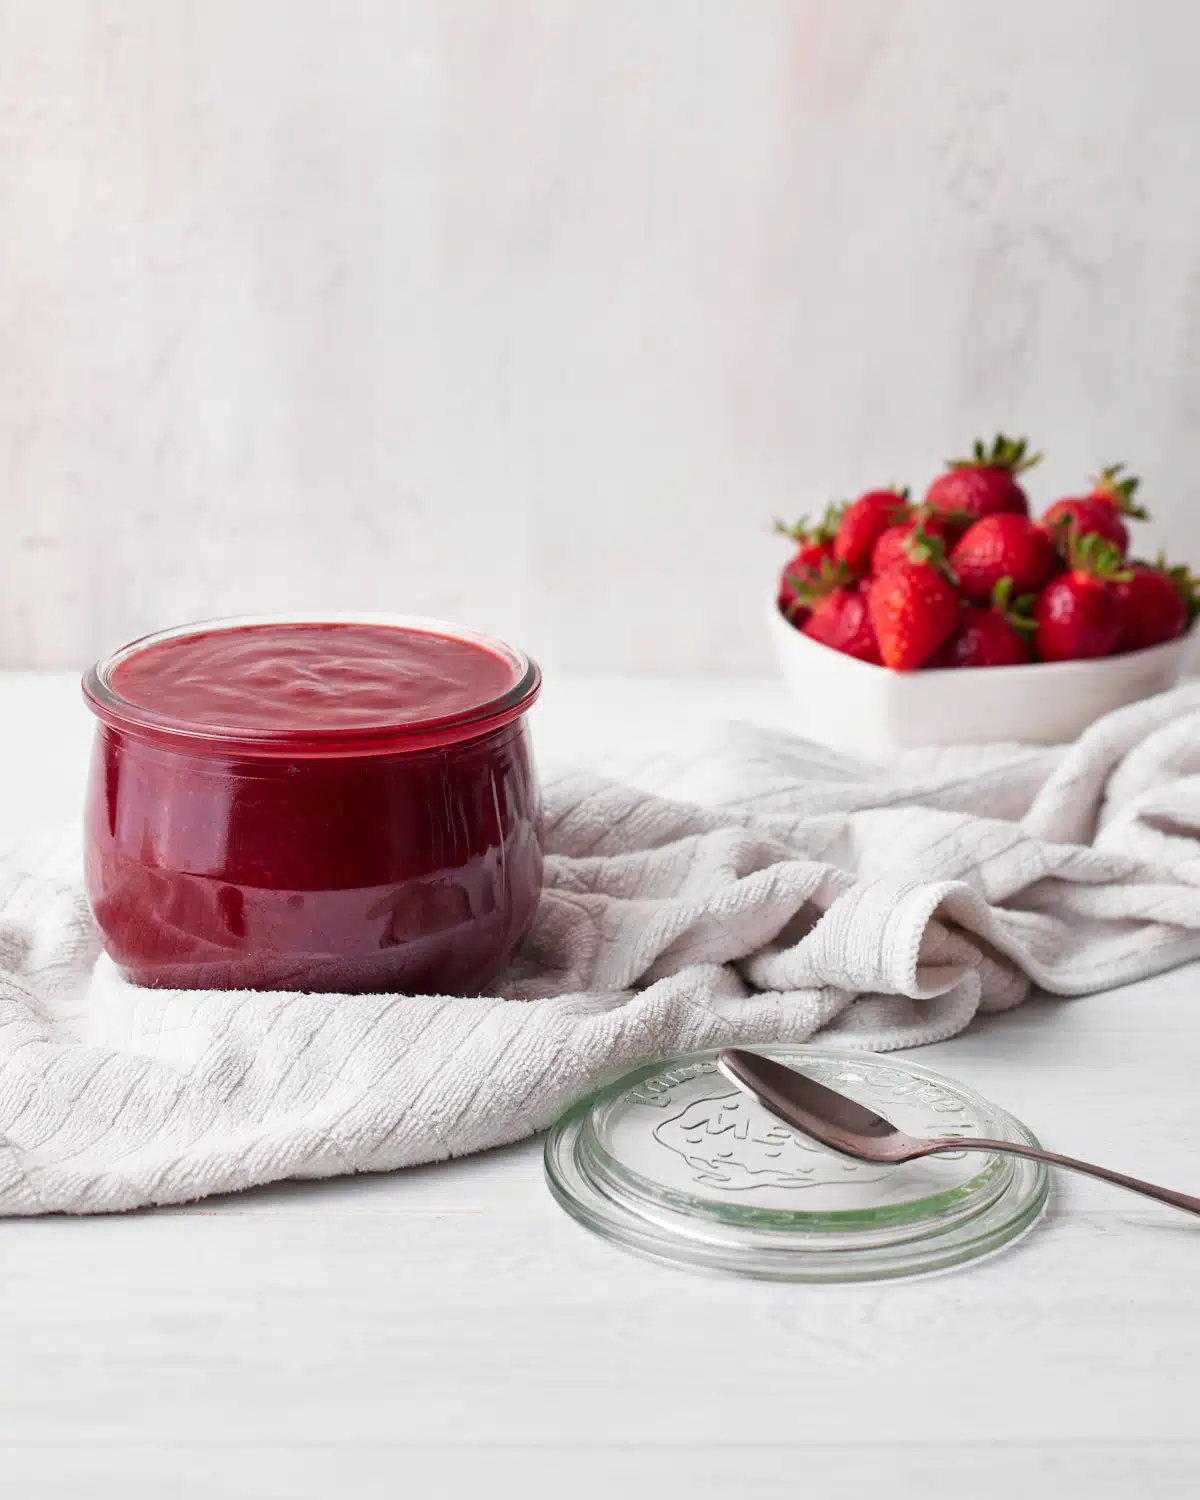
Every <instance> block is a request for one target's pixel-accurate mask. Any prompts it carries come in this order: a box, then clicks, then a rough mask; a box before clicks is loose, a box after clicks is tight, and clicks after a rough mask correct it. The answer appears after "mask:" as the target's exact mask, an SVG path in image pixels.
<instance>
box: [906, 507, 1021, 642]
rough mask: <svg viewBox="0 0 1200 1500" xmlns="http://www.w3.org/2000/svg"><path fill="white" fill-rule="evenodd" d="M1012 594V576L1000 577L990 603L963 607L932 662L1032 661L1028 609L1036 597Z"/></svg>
mask: <svg viewBox="0 0 1200 1500" xmlns="http://www.w3.org/2000/svg"><path fill="white" fill-rule="evenodd" d="M979 524H980V525H982V524H983V522H980V523H979ZM1012 595H1013V582H1012V579H1011V578H1001V579H1000V580H999V581H998V582H997V584H996V586H995V587H994V589H993V590H992V596H991V603H990V607H989V608H986V609H980V608H977V607H972V608H970V609H965V610H963V612H962V615H961V617H960V619H959V623H958V629H957V630H956V631H955V632H954V634H953V635H952V636H951V637H950V639H949V640H948V641H947V642H946V644H945V645H944V646H943V647H942V648H941V650H940V651H939V652H938V653H937V655H936V657H935V658H934V659H933V660H932V661H931V662H930V663H929V665H930V666H937V667H1019V666H1023V665H1024V664H1025V663H1026V662H1028V661H1031V660H1032V659H1033V658H1032V655H1031V653H1030V650H1029V635H1030V633H1031V631H1032V630H1033V628H1034V622H1033V620H1031V619H1030V618H1029V616H1028V615H1027V614H1026V612H1025V611H1026V610H1027V609H1028V608H1029V606H1031V605H1032V604H1033V599H1032V598H1031V597H1029V596H1026V597H1025V598H1021V599H1017V600H1016V601H1015V603H1014V602H1013V598H1012Z"/></svg>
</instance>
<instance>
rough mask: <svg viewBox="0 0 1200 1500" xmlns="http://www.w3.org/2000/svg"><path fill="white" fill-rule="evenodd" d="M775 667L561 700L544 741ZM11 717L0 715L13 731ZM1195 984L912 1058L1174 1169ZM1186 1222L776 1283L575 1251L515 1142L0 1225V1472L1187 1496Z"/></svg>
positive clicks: (51, 1490) (12, 751)
mask: <svg viewBox="0 0 1200 1500" xmlns="http://www.w3.org/2000/svg"><path fill="white" fill-rule="evenodd" d="M76 691H77V690H76V687H75V684H74V681H73V680H71V679H68V678H65V677H61V676H58V677H45V678H36V677H28V678H20V677H17V678H13V677H9V678H0V711H3V712H4V717H5V722H6V724H7V725H8V726H9V730H10V732H9V734H8V735H6V736H5V737H4V743H3V749H2V751H0V830H2V831H3V833H4V835H5V836H9V837H12V836H16V835H18V834H19V833H21V832H23V831H26V830H30V829H33V828H36V827H38V826H40V825H41V824H44V823H45V822H46V820H48V819H58V820H60V821H61V820H64V819H68V818H73V817H74V816H76V813H77V808H78V802H79V789H80V785H81V779H82V775H83V769H84V766H85V764H86V755H87V741H88V727H89V726H88V722H87V718H86V715H85V714H84V713H83V710H82V709H81V708H80V707H78V706H77V700H76ZM727 713H731V714H733V715H734V716H741V717H747V718H755V719H760V720H762V721H764V722H772V723H786V701H785V700H783V699H782V697H781V695H780V694H779V692H778V690H777V689H776V688H775V687H774V685H773V684H757V683H744V682H743V683H704V682H687V681H686V680H680V681H676V682H668V683H657V684H647V683H633V684H623V683H621V682H620V681H617V680H613V679H608V680H601V681H593V682H571V683H566V684H563V685H562V686H561V687H559V688H558V689H557V690H556V692H555V694H554V696H553V698H549V697H548V699H547V701H546V703H545V704H544V705H543V706H542V708H541V709H540V710H539V722H538V734H539V741H540V744H541V746H542V749H543V751H545V752H547V753H549V754H553V755H568V756H569V755H570V754H571V753H580V752H581V751H582V750H583V749H585V748H592V747H594V745H595V744H596V743H597V741H598V739H599V737H601V736H603V735H605V734H611V735H613V737H614V739H613V742H614V743H616V742H618V739H617V737H618V736H619V735H621V734H626V735H627V734H628V725H629V724H630V723H631V722H633V723H636V724H637V725H638V726H639V731H640V732H648V731H649V730H651V729H653V728H654V727H656V726H658V725H661V726H662V727H669V726H675V727H678V726H679V725H680V724H681V723H686V724H693V725H695V726H696V727H697V729H699V728H702V727H703V726H704V725H705V724H706V723H708V722H711V721H712V720H713V719H714V718H716V717H720V716H721V715H722V714H727ZM13 726H19V732H17V733H14V732H13ZM1198 989H1200V969H1197V968H1192V969H1189V970H1183V971H1179V972H1177V973H1175V974H1173V975H1169V976H1166V977H1164V978H1162V979H1158V980H1153V981H1147V982H1145V983H1143V984H1140V985H1135V986H1130V987H1128V988H1126V989H1123V990H1114V991H1111V992H1109V993H1107V994H1103V995H1095V996H1090V997H1086V998H1083V999H1079V1000H1072V1001H1067V1002H1064V1001H1052V1000H1039V1001H1034V1002H1031V1003H1030V1004H1028V1005H1027V1006H1025V1007H1023V1008H1022V1009H1021V1010H1019V1011H1017V1012H1015V1013H1012V1014H1010V1015H1006V1016H1001V1017H996V1018H993V1019H991V1020H989V1021H987V1022H985V1023H983V1024H982V1025H980V1026H979V1027H977V1028H975V1029H973V1030H972V1031H971V1032H969V1033H968V1034H967V1035H965V1036H962V1037H957V1038H955V1039H953V1040H952V1041H949V1042H945V1043H942V1044H940V1045H939V1046H937V1047H932V1048H927V1049H924V1050H923V1051H922V1052H921V1053H920V1060H921V1061H922V1062H924V1063H927V1064H929V1065H932V1066H934V1067H939V1068H942V1069H944V1070H945V1071H947V1072H951V1073H954V1074H955V1075H957V1076H959V1077H961V1078H963V1079H964V1080H965V1081H967V1082H968V1083H970V1084H972V1085H974V1086H975V1087H977V1088H979V1089H981V1090H982V1091H983V1092H984V1093H987V1094H989V1095H991V1096H993V1097H995V1098H997V1099H998V1100H999V1101H1000V1102H1002V1103H1004V1104H1005V1105H1006V1106H1008V1107H1009V1108H1011V1109H1013V1110H1014V1111H1015V1112H1016V1113H1017V1114H1019V1115H1020V1116H1021V1117H1022V1118H1024V1119H1025V1120H1026V1121H1027V1123H1028V1124H1030V1125H1031V1126H1032V1128H1033V1129H1034V1130H1035V1131H1036V1132H1037V1133H1038V1134H1039V1135H1040V1136H1041V1137H1042V1138H1043V1139H1044V1140H1045V1141H1046V1142H1047V1143H1048V1144H1052V1145H1054V1146H1057V1147H1060V1148H1061V1149H1064V1150H1076V1151H1078V1152H1080V1153H1082V1154H1085V1155H1087V1154H1090V1155H1092V1156H1094V1157H1095V1158H1097V1159H1100V1160H1103V1161H1107V1162H1110V1163H1112V1164H1113V1165H1116V1166H1123V1167H1125V1168H1127V1169H1129V1170H1132V1171H1134V1172H1140V1173H1143V1174H1145V1175H1148V1176H1152V1177H1157V1178H1159V1179H1160V1180H1163V1181H1167V1182H1171V1183H1175V1184H1178V1185H1179V1186H1181V1187H1189V1186H1190V1187H1191V1188H1192V1190H1196V1189H1200V1153H1198V1152H1197V1147H1198V1146H1200V1109H1198V1108H1197V1105H1196V1075H1197V1064H1198V1063H1200V1008H1198V1006H1197V991H1198ZM1198 1267H1200V1224H1195V1223H1192V1222H1190V1221H1187V1220H1185V1219H1183V1218H1182V1217H1181V1216H1177V1215H1174V1214H1172V1213H1171V1211H1169V1210H1167V1209H1159V1208H1156V1207H1154V1206H1152V1205H1149V1204H1145V1203H1143V1202H1142V1200H1138V1199H1134V1198H1131V1197H1127V1196H1124V1195H1120V1194H1118V1193H1116V1192H1114V1191H1111V1190H1109V1189H1106V1188H1104V1187H1103V1186H1101V1185H1099V1184H1096V1183H1092V1182H1089V1181H1085V1180H1082V1179H1069V1180H1067V1179H1063V1180H1060V1181H1059V1182H1058V1183H1057V1185H1056V1192H1055V1198H1054V1202H1053V1205H1052V1209H1051V1213H1050V1215H1049V1217H1048V1219H1047V1220H1046V1222H1045V1223H1044V1224H1043V1225H1041V1226H1040V1227H1039V1228H1038V1229H1037V1230H1036V1231H1035V1232H1034V1233H1033V1234H1032V1235H1031V1236H1029V1237H1028V1238H1027V1239H1026V1240H1025V1241H1024V1242H1023V1243H1022V1244H1021V1245H1019V1246H1017V1247H1015V1248H1013V1249H1012V1250H1010V1251H1009V1252H1007V1253H1004V1254H1002V1255H999V1256H997V1257H995V1258H994V1259H992V1260H991V1261H989V1262H987V1263H985V1264H981V1265H977V1266H975V1267H972V1268H969V1269H965V1270H962V1271H958V1272H955V1273H951V1274H947V1275H942V1276H938V1277H933V1278H930V1279H928V1280H923V1281H913V1282H897V1283H890V1284H875V1285H870V1286H864V1287H830V1288H804V1287H789V1286H772V1285H763V1284H757V1283H752V1282H742V1281H737V1280H732V1279H722V1278H717V1277H706V1276H702V1275H696V1274H689V1273H684V1272H680V1271H676V1270H672V1269H669V1268H665V1267H659V1266H656V1265H653V1264H650V1263H648V1262H643V1261H641V1260H638V1259H635V1258H634V1257H632V1256H629V1255H627V1254H625V1253H623V1252H621V1251H618V1250H616V1249H613V1248H611V1247H609V1246H608V1245H606V1244H604V1243H602V1242H601V1241H599V1240H597V1239H594V1238H592V1237H591V1236H590V1235H588V1234H587V1233H586V1232H585V1231H584V1230H583V1229H581V1228H579V1227H578V1226H577V1225H576V1224H574V1223H573V1222H572V1221H571V1220H569V1219H568V1218H567V1217H566V1216H565V1215H564V1214H563V1213H561V1211H560V1210H559V1209H558V1208H557V1207H556V1206H555V1204H554V1203H553V1202H552V1201H551V1199H550V1197H549V1195H548V1194H547V1192H546V1191H545V1189H544V1186H543V1183H542V1178H541V1164H540V1152H539V1147H538V1143H536V1142H527V1143H524V1144H522V1145H519V1146H515V1147H512V1148H509V1149H506V1150H503V1151H498V1152H494V1153H491V1154H490V1155H488V1156H485V1157H480V1158H475V1159H472V1160H468V1161H459V1162H453V1163H447V1164H444V1165H441V1166H436V1167H426V1168H421V1169H418V1170H414V1171H409V1172H404V1173H398V1174H395V1175H392V1176H381V1177H369V1178H358V1179H354V1180H341V1181H336V1182H330V1183H320V1184H298V1183H297V1184H282V1185H279V1186H277V1187H274V1188H268V1189H263V1190H260V1191H256V1192H252V1193H246V1194H243V1195H241V1196H239V1197H233V1198H226V1199H221V1200H215V1201H212V1202H208V1203H204V1204H199V1205H196V1206H194V1207H191V1208H187V1209H178V1210H169V1211H161V1212H156V1213H146V1214H136V1215H128V1216H123V1217H114V1218H105V1219H91V1220H67V1219H53V1220H38V1221H21V1222H11V1221H10V1222H5V1223H0V1493H4V1494H5V1495H7V1494H10V1493H11V1494H13V1495H14V1496H24V1495H47V1496H64V1497H65V1496H71V1497H78V1496H87V1497H88V1500H91V1497H105V1496H110V1495H111V1496H118V1495H119V1496H122V1497H126V1500H127V1497H130V1496H142V1495H145V1496H155V1497H157V1496H187V1497H191V1496H196V1497H200V1496H203V1497H211V1496H214V1495H231V1496H256V1497H258V1496H276V1495H278V1496H318V1495H320V1496H324V1495H339V1494H346V1495H349V1494H354V1495H356V1496H373V1495H381V1496H382V1495H388V1496H392V1495H395V1494H406V1493H412V1494H420V1495H424V1494H432V1493H435V1492H436V1493H440V1494H443V1495H454V1494H458V1493H462V1494H468V1493H475V1492H481V1491H486V1492H487V1493H488V1494H490V1495H493V1496H506V1495H536V1494H548V1495H549V1494H555V1495H557V1494H559V1493H560V1492H562V1491H563V1489H564V1487H568V1486H569V1487H570V1491H571V1493H572V1494H573V1495H575V1496H582V1497H590V1496H593V1495H595V1496H597V1497H599V1496H602V1495H603V1496H611V1495H612V1494H613V1493H614V1491H620V1490H626V1489H628V1488H629V1487H630V1486H632V1485H637V1486H639V1487H642V1486H649V1487H651V1489H652V1490H653V1491H664V1492H665V1491H667V1490H668V1489H670V1490H671V1491H673V1492H677V1493H681V1494H687V1495H689V1496H709V1495H711V1496H714V1497H715V1496H718V1495H719V1496H722V1497H725V1500H728V1497H731V1496H735V1497H736V1496H740V1495H742V1494H754V1495H756V1496H763V1497H773V1496H781V1497H782V1496H784V1495H787V1496H789V1497H790V1496H793V1495H795V1494H797V1493H798V1492H801V1491H802V1490H809V1491H811V1490H813V1489H814V1487H819V1488H820V1490H822V1491H824V1492H825V1493H831V1494H833V1493H836V1494H856V1493H867V1492H870V1493H875V1492H877V1491H878V1492H880V1493H887V1494H888V1495H889V1496H896V1497H904V1496H910V1495H911V1496H918V1495H919V1496H922V1497H928V1496H941V1495H946V1496H950V1495H954V1496H955V1497H962V1496H969V1497H972V1500H989V1497H992V1496H996V1497H999V1496H1005V1497H1008V1496H1010V1495H1011V1494H1012V1493H1013V1491H1014V1490H1015V1489H1019V1490H1020V1491H1021V1493H1022V1495H1023V1496H1024V1497H1034V1500H1036V1497H1041V1496H1047V1497H1049V1496H1060V1495H1065V1496H1071V1495H1075V1494H1079V1495H1084V1494H1086V1495H1088V1496H1090V1497H1101V1500H1103V1497H1109V1496H1113V1497H1116V1496H1122V1497H1124V1496H1130V1495H1138V1496H1156V1495H1164V1496H1166V1495H1185V1494H1186V1495H1194V1494H1195V1493H1196V1492H1197V1486H1198V1483H1200V1422H1198V1421H1197V1417H1196V1410H1197V1406H1196V1396H1197V1390H1198V1388H1200V1387H1198V1381H1200V1369H1198V1365H1197V1359H1198V1350H1200V1313H1198V1312H1197V1310H1196V1301H1195V1297H1194V1286H1195V1282H1196V1276H1197V1268H1198Z"/></svg>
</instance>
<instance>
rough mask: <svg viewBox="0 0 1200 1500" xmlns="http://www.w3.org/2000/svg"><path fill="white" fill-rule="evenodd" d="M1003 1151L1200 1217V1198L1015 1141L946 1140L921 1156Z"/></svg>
mask: <svg viewBox="0 0 1200 1500" xmlns="http://www.w3.org/2000/svg"><path fill="white" fill-rule="evenodd" d="M964 1150H965V1151H1002V1152H1004V1153H1005V1154H1006V1155H1008V1156H1026V1157H1028V1158H1029V1160H1030V1161H1044V1162H1046V1163H1048V1165H1050V1166H1052V1167H1066V1168H1067V1170H1068V1171H1070V1172H1083V1173H1085V1174H1086V1175H1087V1176H1088V1177H1099V1178H1100V1179H1101V1181H1103V1182H1111V1183H1114V1184H1115V1185H1116V1186H1117V1187H1123V1188H1128V1189H1129V1191H1130V1192H1131V1193H1141V1194H1142V1195H1143V1196H1144V1197H1146V1198H1157V1199H1158V1201H1159V1202H1160V1203H1169V1204H1170V1205H1171V1207H1172V1208H1182V1209H1183V1211H1184V1212H1185V1213H1189V1214H1200V1198H1194V1197H1192V1196H1191V1194H1190V1193H1177V1192H1175V1191H1174V1189H1173V1188H1165V1187H1159V1186H1158V1184H1157V1183H1153V1182H1143V1181H1142V1179H1141V1178H1140V1177H1127V1176H1126V1175H1125V1173H1124V1172H1114V1171H1112V1170H1111V1169H1110V1168H1108V1167H1098V1166H1096V1165H1095V1163H1094V1162H1090V1161H1079V1160H1078V1159H1077V1158H1076V1157H1074V1156H1059V1154H1058V1152H1057V1151H1039V1150H1037V1149H1036V1148H1035V1147H1033V1146H1022V1145H1019V1144H1017V1143H1016V1142H1015V1141H979V1140H962V1139H959V1140H944V1141H931V1142H930V1143H929V1149H928V1150H922V1151H921V1153H920V1154H921V1155H922V1156H931V1155H933V1154H934V1153H935V1152H938V1151H964Z"/></svg>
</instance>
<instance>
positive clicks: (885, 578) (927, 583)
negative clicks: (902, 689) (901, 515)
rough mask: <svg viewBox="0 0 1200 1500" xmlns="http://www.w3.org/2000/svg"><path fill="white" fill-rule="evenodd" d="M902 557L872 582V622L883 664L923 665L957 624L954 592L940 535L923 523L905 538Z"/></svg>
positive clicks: (902, 669)
mask: <svg viewBox="0 0 1200 1500" xmlns="http://www.w3.org/2000/svg"><path fill="white" fill-rule="evenodd" d="M904 548H905V553H906V555H905V556H904V557H903V558H902V559H901V560H900V561H899V562H895V563H893V564H892V565H891V567H890V568H888V569H887V570H886V572H883V573H881V574H880V575H879V577H878V578H876V579H875V581H874V582H873V583H872V584H871V588H870V593H869V594H868V600H867V602H868V605H869V608H870V615H871V623H872V624H873V625H874V627H875V634H876V636H877V638H878V640H879V652H880V655H881V656H882V658H883V664H884V666H885V667H892V668H894V669H895V670H896V671H897V672H911V671H914V670H915V669H916V668H917V667H922V666H924V665H925V663H926V662H927V661H928V660H929V658H930V657H931V656H932V655H933V653H934V652H935V651H936V650H937V649H938V647H939V646H940V645H941V644H942V642H943V641H945V640H947V639H948V637H949V636H950V635H951V634H952V633H953V631H954V629H955V627H956V626H957V624H958V595H957V593H955V590H954V582H953V575H952V574H951V573H950V571H949V569H948V568H947V566H946V552H945V547H944V545H943V543H942V541H941V538H940V537H936V536H930V535H929V533H928V532H926V531H924V530H923V529H922V528H921V527H919V526H918V527H917V529H916V530H915V531H914V532H913V533H912V535H911V536H910V537H908V538H906V540H905V543H904Z"/></svg>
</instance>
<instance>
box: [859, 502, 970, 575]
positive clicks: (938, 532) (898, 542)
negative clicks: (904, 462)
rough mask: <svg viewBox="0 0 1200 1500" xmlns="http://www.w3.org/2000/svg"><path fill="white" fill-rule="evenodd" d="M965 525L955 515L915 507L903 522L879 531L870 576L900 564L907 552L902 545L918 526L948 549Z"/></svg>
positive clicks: (872, 552)
mask: <svg viewBox="0 0 1200 1500" xmlns="http://www.w3.org/2000/svg"><path fill="white" fill-rule="evenodd" d="M964 524H965V521H964V519H963V518H962V517H961V516H959V515H958V513H957V512H948V513H946V514H944V515H943V513H942V512H941V511H926V509H925V507H924V506H918V507H917V509H916V510H914V511H913V513H912V514H911V515H910V516H909V517H908V519H907V520H906V521H897V522H896V524H895V525H894V526H889V527H888V529H887V530H886V531H884V532H881V533H880V535H879V538H878V540H877V541H876V543H875V546H874V547H873V549H872V551H871V574H872V576H874V577H878V575H879V574H880V573H885V572H886V571H887V570H888V568H890V567H891V565H892V564H893V563H896V562H901V561H903V559H904V558H905V557H907V555H908V554H907V553H906V552H905V550H904V544H905V541H906V540H907V538H908V537H910V536H912V534H913V532H914V531H915V530H916V529H917V527H918V526H923V527H924V528H925V532H926V534H927V535H929V536H936V537H941V539H942V541H943V542H944V543H945V545H946V546H947V547H950V546H952V545H953V543H954V541H955V539H956V538H957V536H958V535H959V533H960V532H961V531H962V529H963V526H964Z"/></svg>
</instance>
